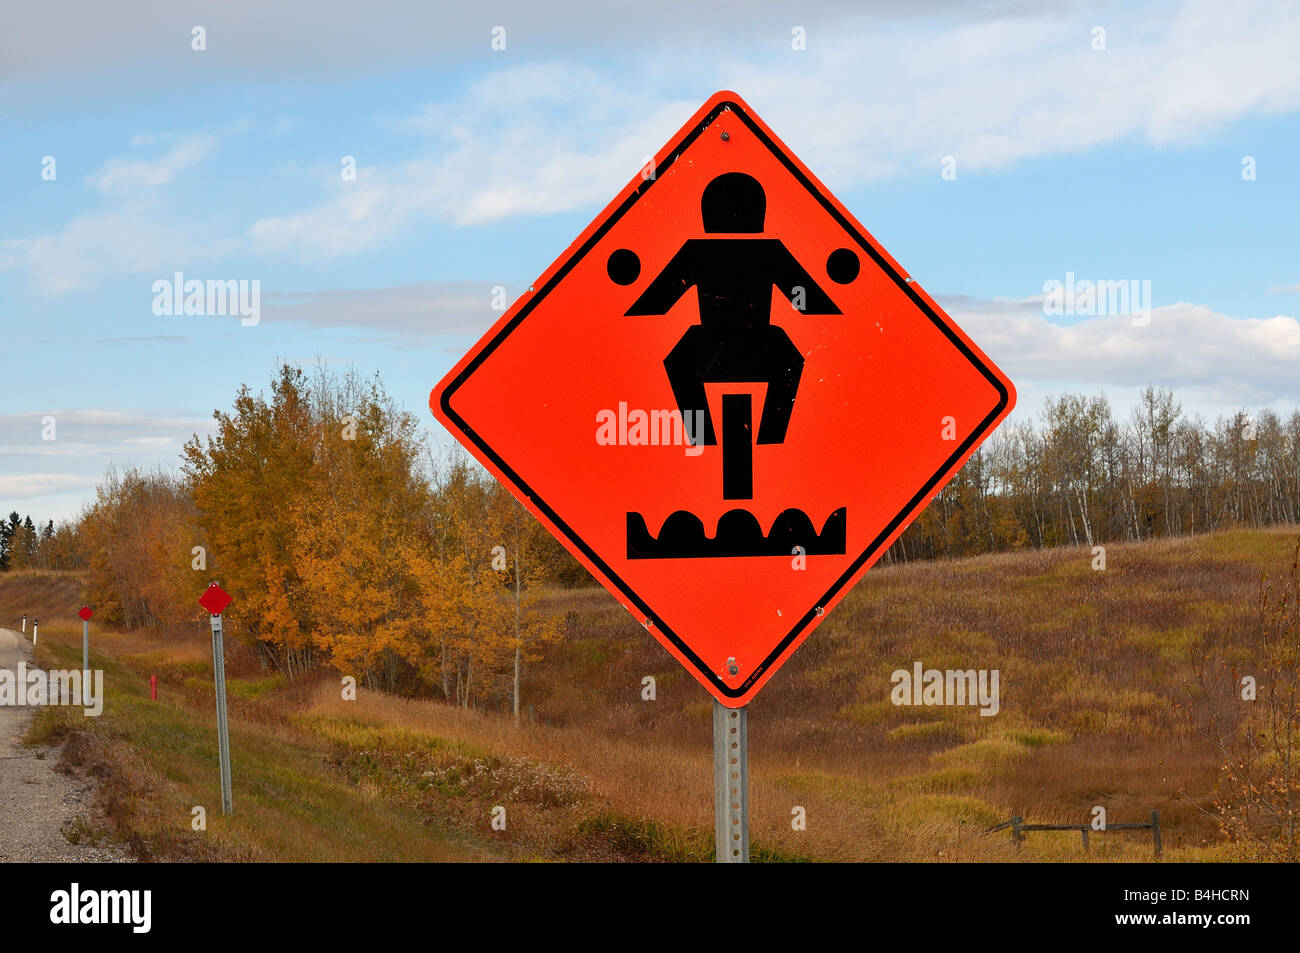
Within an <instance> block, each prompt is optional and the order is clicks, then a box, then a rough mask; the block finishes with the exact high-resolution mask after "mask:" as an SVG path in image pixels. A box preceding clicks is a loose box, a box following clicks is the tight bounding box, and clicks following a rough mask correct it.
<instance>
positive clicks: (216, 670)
mask: <svg viewBox="0 0 1300 953" xmlns="http://www.w3.org/2000/svg"><path fill="white" fill-rule="evenodd" d="M199 605H201V606H203V608H205V609H207V610H208V612H209V613H211V615H212V681H213V682H214V683H215V685H216V690H217V755H218V757H219V758H220V761H221V813H222V814H233V813H234V812H235V797H234V794H233V793H232V792H231V790H230V730H229V728H228V727H227V724H226V651H225V647H224V646H223V645H222V644H221V612H222V610H224V609H225V608H226V606H228V605H230V593H228V592H226V590H224V589H222V588H221V586H219V585H217V584H216V583H215V582H214V583H212V585H210V586H208V589H207V591H206V592H204V593H203V595H201V596H199Z"/></svg>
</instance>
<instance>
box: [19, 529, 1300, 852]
mask: <svg viewBox="0 0 1300 953" xmlns="http://www.w3.org/2000/svg"><path fill="white" fill-rule="evenodd" d="M1295 538H1296V533H1295V530H1294V529H1292V530H1280V531H1234V532H1228V533H1222V534H1216V535H1211V536H1200V537H1192V538H1183V539H1173V540H1162V541H1156V542H1149V543H1142V544H1132V545H1115V546H1111V547H1108V548H1107V568H1106V569H1105V571H1101V572H1098V571H1094V570H1093V569H1092V565H1091V563H1092V557H1091V554H1090V552H1089V551H1088V550H1086V549H1076V548H1062V549H1055V550H1049V551H1038V552H1026V553H1020V554H1011V555H998V556H985V557H977V558H971V559H963V560H955V561H939V562H929V563H922V564H912V565H906V566H893V567H885V568H877V569H874V570H872V571H871V572H870V573H868V575H867V577H866V578H865V579H864V581H863V582H862V583H861V584H859V586H858V587H857V588H856V589H855V590H854V592H853V593H852V594H851V595H850V596H849V597H848V598H847V599H846V600H845V601H844V602H843V603H842V604H841V606H840V607H839V608H838V609H837V611H836V612H835V613H833V614H832V616H831V617H830V618H829V619H828V620H827V621H826V622H825V623H824V624H823V625H822V626H821V627H820V628H819V629H818V630H817V631H816V632H815V633H814V634H813V636H812V637H811V638H810V639H809V640H808V641H807V642H806V643H805V645H804V646H803V648H801V649H800V651H799V652H798V653H796V655H795V657H794V659H793V660H792V661H791V662H790V663H789V664H788V665H787V666H786V667H785V668H784V669H783V670H782V671H781V672H780V673H779V674H778V675H777V676H776V677H774V678H773V679H772V681H771V682H770V683H769V685H768V686H767V688H766V689H765V690H764V691H763V693H762V694H761V695H760V696H759V697H758V699H757V700H756V701H755V702H754V703H753V704H752V705H751V706H750V708H749V719H750V720H749V725H750V727H749V732H750V770H751V795H750V805H751V824H752V831H753V845H754V856H755V859H756V860H791V861H793V860H840V861H844V860H881V861H968V860H1005V861H1085V860H1087V861H1127V860H1146V859H1149V858H1150V856H1151V843H1150V839H1149V836H1148V835H1145V834H1142V833H1137V832H1134V833H1120V832H1109V833H1104V834H1096V835H1094V836H1093V837H1092V844H1091V850H1090V851H1089V852H1088V853H1085V852H1084V851H1083V849H1082V847H1081V845H1080V839H1079V836H1078V835H1077V834H1073V833H1066V832H1063V833H1033V834H1030V835H1028V839H1027V841H1026V842H1025V844H1024V846H1023V847H1022V848H1021V849H1020V850H1018V851H1017V850H1015V849H1013V847H1012V844H1011V842H1010V840H1009V838H1007V837H1006V835H1005V834H1002V835H995V836H987V835H984V834H983V833H982V832H983V831H984V830H985V829H986V828H987V827H989V826H991V825H993V824H996V823H999V822H1001V821H1005V820H1006V819H1007V818H1009V817H1010V816H1012V815H1013V814H1019V815H1022V816H1023V817H1024V818H1025V819H1026V821H1028V822H1033V823H1083V822H1086V821H1088V820H1089V817H1090V812H1091V810H1092V809H1093V807H1094V806H1096V805H1101V806H1104V807H1105V808H1106V810H1107V812H1108V818H1109V820H1110V821H1111V822H1113V823H1114V822H1132V821H1141V820H1145V819H1146V818H1147V816H1148V815H1149V813H1150V811H1151V810H1153V809H1154V810H1159V811H1160V815H1161V819H1162V827H1163V836H1164V845H1165V858H1166V860H1173V861H1199V860H1218V859H1228V858H1229V854H1228V852H1227V850H1226V848H1225V847H1224V845H1223V843H1222V841H1221V839H1220V836H1219V834H1218V831H1217V828H1216V825H1215V823H1214V820H1213V818H1212V817H1211V816H1210V815H1209V814H1208V813H1207V811H1206V808H1207V807H1208V806H1209V803H1210V800H1211V798H1212V795H1213V791H1214V788H1215V784H1216V779H1217V776H1218V763H1217V761H1216V758H1215V756H1214V753H1213V750H1212V748H1211V746H1210V745H1209V744H1208V742H1207V741H1206V740H1205V739H1204V738H1202V737H1201V736H1200V735H1199V734H1198V733H1197V731H1196V730H1195V727H1194V721H1195V719H1194V717H1193V716H1194V714H1195V712H1192V711H1189V709H1188V700H1189V697H1190V695H1189V688H1190V686H1191V684H1192V682H1193V680H1194V671H1195V665H1194V662H1195V658H1196V655H1197V651H1198V646H1199V645H1200V644H1201V643H1202V642H1203V641H1204V640H1205V639H1207V638H1210V639H1213V640H1217V641H1219V642H1221V643H1226V644H1228V645H1229V646H1231V645H1237V646H1246V645H1248V644H1249V643H1250V640H1251V639H1252V638H1255V637H1257V619H1256V614H1255V613H1256V601H1257V591H1258V587H1259V584H1260V580H1261V576H1262V575H1263V574H1268V575H1270V576H1272V577H1277V576H1280V575H1281V574H1282V573H1283V572H1284V571H1285V569H1286V567H1287V566H1289V564H1290V556H1291V552H1292V549H1293V547H1294V545H1295ZM79 604H80V603H79V590H78V584H77V581H76V580H75V579H73V578H70V577H68V576H64V575H58V574H45V575H41V574H23V575H16V574H15V575H13V576H10V577H4V578H2V579H0V622H2V623H3V624H5V625H7V626H11V627H16V619H17V616H18V615H19V614H21V612H23V611H27V612H28V613H29V615H30V614H35V615H39V616H41V618H42V621H43V624H42V627H41V645H40V647H39V649H38V652H39V655H38V657H39V658H41V659H42V660H43V661H44V662H45V664H49V665H54V664H55V663H56V662H57V663H59V664H60V666H61V667H76V666H77V665H79V663H80V640H81V635H80V623H79V621H78V620H76V618H75V616H74V614H73V613H74V612H75V610H76V609H77V607H78V606H79ZM547 606H548V608H549V609H551V610H553V611H555V612H557V613H562V614H563V615H564V617H565V631H566V635H565V639H564V641H563V643H562V644H561V645H560V646H559V647H557V648H556V649H555V650H553V651H552V653H551V654H550V656H549V657H548V659H547V660H546V661H545V662H543V663H540V664H538V665H536V666H533V667H531V668H529V669H528V670H527V672H526V678H525V689H524V705H525V707H526V708H531V710H532V716H533V717H532V718H531V719H525V723H524V724H522V725H516V724H515V723H514V722H513V721H512V720H511V719H509V718H507V717H505V716H504V715H503V714H502V713H501V712H499V711H463V710H459V709H456V708H454V707H452V706H450V705H447V704H445V703H443V702H441V701H438V700H420V699H401V698H396V697H391V696H385V695H380V694H376V693H370V692H366V691H364V690H361V691H359V693H358V698H357V699H356V700H355V701H345V700H343V699H342V698H341V692H340V683H339V678H338V675H337V674H335V673H324V672H322V673H319V674H317V675H315V676H313V677H311V678H307V679H297V680H295V681H294V682H292V683H287V682H286V681H285V680H284V679H283V678H282V677H280V676H278V675H271V674H269V673H265V672H262V671H261V670H260V669H259V668H258V666H257V664H256V662H255V661H254V658H253V655H252V653H251V652H249V651H248V650H247V649H243V648H241V647H235V648H233V649H232V650H231V660H230V664H229V674H230V678H231V681H230V695H231V702H230V709H231V719H232V722H231V732H232V748H233V751H234V755H233V762H234V772H233V773H234V791H235V805H236V813H235V815H234V816H233V817H231V818H222V817H220V815H219V808H218V804H219V798H218V796H217V790H216V775H217V770H216V761H215V752H216V739H215V728H214V721H213V711H214V705H213V698H212V687H211V656H210V649H209V643H208V640H207V637H206V626H205V625H202V624H198V625H195V626H194V627H193V629H194V631H193V632H184V633H181V632H174V633H158V632H111V631H103V630H101V629H98V628H96V629H95V630H94V639H93V641H94V645H93V652H92V665H96V666H100V667H103V668H104V669H105V672H106V679H107V683H108V691H109V695H108V701H107V705H106V708H105V712H104V715H103V716H102V717H101V718H99V719H84V718H82V717H81V716H80V714H79V713H76V714H72V713H69V712H68V711H66V710H54V709H50V710H47V712H45V713H43V714H42V716H41V717H40V718H38V720H37V722H36V723H35V727H34V729H33V730H34V732H35V733H36V735H38V736H39V737H43V738H48V737H50V736H65V737H66V738H67V739H68V744H67V748H66V752H65V760H66V761H67V762H68V763H69V765H70V766H72V767H74V768H76V769H78V770H85V771H89V772H91V773H92V774H94V775H96V776H97V777H98V778H99V780H100V782H101V796H100V810H101V815H102V816H101V817H100V819H99V822H98V824H97V825H96V829H95V830H93V831H88V832H86V833H85V836H88V837H109V838H114V839H119V840H123V841H125V842H127V843H128V844H129V845H130V846H131V847H132V848H133V849H134V850H135V852H136V853H137V855H138V856H141V857H145V858H172V859H190V858H192V859H245V858H247V859H304V860H389V859H393V860H397V859H402V860H417V859H502V860H510V859H556V860H708V859H710V857H711V852H712V775H711V768H710V763H711V744H710V732H711V720H710V708H711V704H712V702H711V700H710V699H709V696H708V695H707V694H706V693H705V692H704V690H703V689H702V688H700V687H699V686H698V685H697V684H696V683H695V682H694V680H693V679H691V678H690V677H689V676H688V675H687V674H686V673H685V672H684V671H682V670H680V668H679V667H678V665H677V663H676V662H674V661H673V660H672V659H671V658H669V657H668V655H667V654H666V653H664V652H663V651H662V649H660V648H659V646H658V645H657V644H656V643H655V642H654V641H653V640H652V639H650V638H649V637H648V636H647V635H646V634H645V632H644V630H642V628H641V627H640V626H639V625H638V624H637V623H636V622H635V621H634V620H632V619H631V618H630V617H629V616H628V615H627V614H626V612H625V611H624V610H623V609H622V608H621V607H619V606H618V605H617V604H616V603H615V602H614V600H613V599H612V598H610V597H609V596H608V595H606V594H605V593H604V592H603V591H602V590H595V589H584V590H574V591H564V592H555V593H553V594H551V595H550V596H549V598H548V600H547ZM917 661H920V662H922V663H923V664H924V666H925V667H926V668H939V669H949V668H953V669H970V668H974V669H997V670H998V671H999V672H1000V673H1001V710H1000V712H999V713H998V714H997V716H996V717H981V716H980V714H979V712H978V710H977V709H976V708H973V707H964V708H958V707H896V706H895V705H893V704H892V703H891V702H890V699H889V694H890V688H891V685H890V673H891V672H892V671H894V670H895V669H899V668H903V669H910V668H911V667H912V665H913V663H914V662H917ZM151 673H152V674H157V675H159V676H160V684H161V686H162V687H161V691H160V697H159V701H157V702H151V701H150V700H149V696H148V676H149V675H150V674H151ZM646 675H653V676H654V677H655V678H656V680H657V698H656V699H655V700H654V701H643V700H642V698H641V687H642V678H643V677H644V676H646ZM195 805H204V806H206V808H207V812H208V825H207V830H206V831H205V832H196V831H193V830H192V829H191V823H190V821H191V811H192V808H193V806H195ZM496 806H504V807H505V808H506V817H507V825H506V830H505V831H496V830H493V829H492V827H491V825H490V816H491V811H492V809H493V808H494V807H496ZM796 807H802V808H803V809H804V810H805V811H806V816H807V828H806V830H802V831H797V830H793V829H792V826H791V816H792V811H793V810H794V809H795V808H796Z"/></svg>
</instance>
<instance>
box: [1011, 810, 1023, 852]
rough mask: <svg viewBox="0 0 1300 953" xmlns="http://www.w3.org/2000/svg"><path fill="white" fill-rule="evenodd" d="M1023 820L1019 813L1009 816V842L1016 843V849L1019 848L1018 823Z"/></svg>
mask: <svg viewBox="0 0 1300 953" xmlns="http://www.w3.org/2000/svg"><path fill="white" fill-rule="evenodd" d="M1024 820H1025V819H1024V818H1023V817H1021V816H1020V815H1019V814H1017V815H1016V816H1015V817H1013V818H1011V842H1012V843H1013V844H1015V845H1016V849H1017V850H1019V849H1020V825H1021V824H1022V823H1024Z"/></svg>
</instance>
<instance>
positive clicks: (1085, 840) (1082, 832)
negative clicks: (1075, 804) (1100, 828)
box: [1079, 824, 1088, 853]
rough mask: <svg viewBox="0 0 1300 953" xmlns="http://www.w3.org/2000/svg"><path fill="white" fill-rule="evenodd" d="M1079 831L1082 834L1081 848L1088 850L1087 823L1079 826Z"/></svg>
mask: <svg viewBox="0 0 1300 953" xmlns="http://www.w3.org/2000/svg"><path fill="white" fill-rule="evenodd" d="M1079 832H1080V833H1081V834H1083V849H1084V852H1085V853H1086V852H1087V850H1088V825H1087V824H1084V825H1083V827H1081V828H1079Z"/></svg>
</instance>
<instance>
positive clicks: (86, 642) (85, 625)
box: [77, 606, 94, 672]
mask: <svg viewBox="0 0 1300 953" xmlns="http://www.w3.org/2000/svg"><path fill="white" fill-rule="evenodd" d="M77 615H79V616H81V670H82V671H83V672H89V671H90V617H91V616H92V615H94V612H92V611H91V608H90V606H82V607H81V609H80V610H79V611H78V612H77Z"/></svg>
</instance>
